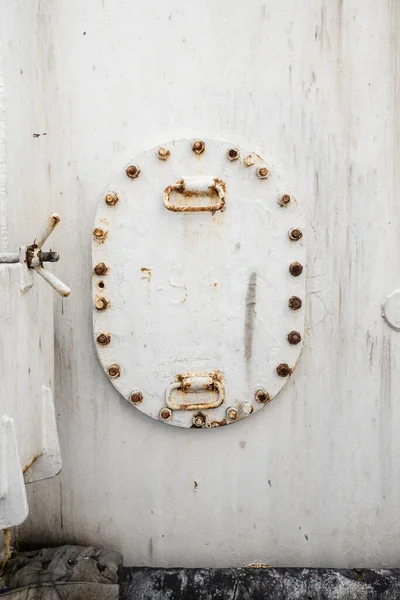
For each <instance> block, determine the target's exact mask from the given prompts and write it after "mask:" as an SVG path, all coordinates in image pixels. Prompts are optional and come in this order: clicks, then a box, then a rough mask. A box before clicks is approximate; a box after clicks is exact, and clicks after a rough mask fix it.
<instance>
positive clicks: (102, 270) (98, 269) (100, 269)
mask: <svg viewBox="0 0 400 600" xmlns="http://www.w3.org/2000/svg"><path fill="white" fill-rule="evenodd" d="M93 270H94V272H95V273H96V275H98V276H99V277H101V276H102V275H106V274H107V272H108V267H107V265H106V264H105V263H103V262H101V263H98V264H97V265H96V266H95V268H94V269H93Z"/></svg>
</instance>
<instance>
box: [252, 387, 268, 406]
mask: <svg viewBox="0 0 400 600" xmlns="http://www.w3.org/2000/svg"><path fill="white" fill-rule="evenodd" d="M255 398H256V400H257V402H261V403H262V404H267V402H269V401H270V397H269V394H268V392H266V391H265V390H262V389H261V390H257V391H256V393H255Z"/></svg>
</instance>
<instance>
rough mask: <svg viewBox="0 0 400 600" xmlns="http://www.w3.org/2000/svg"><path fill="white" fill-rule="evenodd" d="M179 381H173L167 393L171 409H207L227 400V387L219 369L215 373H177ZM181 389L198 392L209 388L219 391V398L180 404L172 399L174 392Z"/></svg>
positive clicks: (212, 390)
mask: <svg viewBox="0 0 400 600" xmlns="http://www.w3.org/2000/svg"><path fill="white" fill-rule="evenodd" d="M177 379H178V381H176V382H175V383H171V385H170V386H169V387H168V388H167V391H166V393H165V402H166V405H167V406H168V408H170V409H171V410H207V409H209V408H218V406H221V404H222V403H223V401H224V400H225V388H224V383H223V378H222V375H221V373H219V371H215V372H214V373H197V374H196V373H185V374H183V375H177ZM174 390H180V391H182V392H185V393H196V392H198V391H203V390H207V391H210V392H218V395H217V399H216V400H214V401H213V402H192V403H190V404H178V403H177V402H174V401H173V400H172V397H171V396H172V392H173V391H174Z"/></svg>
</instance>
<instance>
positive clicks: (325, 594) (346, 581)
mask: <svg viewBox="0 0 400 600" xmlns="http://www.w3.org/2000/svg"><path fill="white" fill-rule="evenodd" d="M120 585H121V596H120V598H121V600H164V599H170V600H250V599H251V600H261V599H262V600H286V599H288V600H342V599H343V600H377V599H378V598H379V599H383V600H400V569H391V570H387V569H274V568H262V569H260V568H255V569H253V568H243V569H151V568H129V569H128V568H125V569H123V570H122V577H121V581H120Z"/></svg>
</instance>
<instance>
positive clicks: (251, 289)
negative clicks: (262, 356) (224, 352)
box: [244, 272, 257, 361]
mask: <svg viewBox="0 0 400 600" xmlns="http://www.w3.org/2000/svg"><path fill="white" fill-rule="evenodd" d="M256 303H257V273H256V272H253V273H251V274H250V277H249V282H248V284H247V294H246V305H245V318H244V357H245V359H246V360H247V361H249V360H250V359H251V356H252V353H253V338H254V321H255V318H256Z"/></svg>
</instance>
